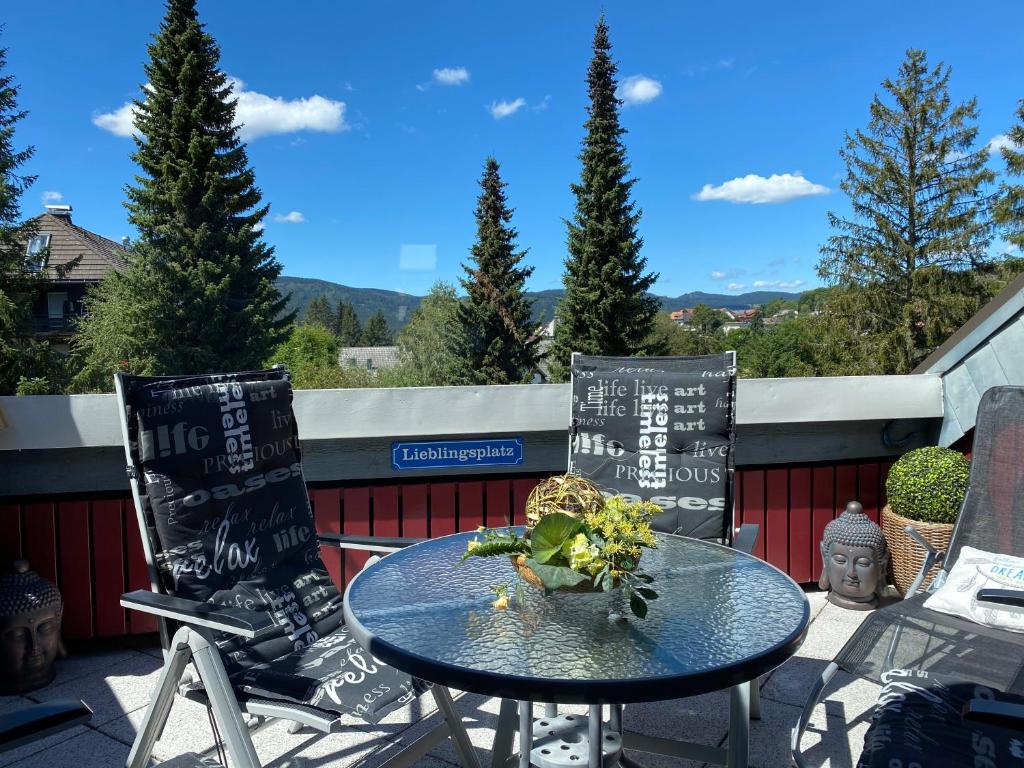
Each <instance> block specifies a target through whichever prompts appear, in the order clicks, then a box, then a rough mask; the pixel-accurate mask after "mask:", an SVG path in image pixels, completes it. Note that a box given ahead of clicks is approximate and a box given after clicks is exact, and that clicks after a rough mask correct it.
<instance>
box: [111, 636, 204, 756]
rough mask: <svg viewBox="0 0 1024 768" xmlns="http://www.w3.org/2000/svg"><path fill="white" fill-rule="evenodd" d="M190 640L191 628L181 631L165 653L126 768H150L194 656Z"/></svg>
mask: <svg viewBox="0 0 1024 768" xmlns="http://www.w3.org/2000/svg"><path fill="white" fill-rule="evenodd" d="M188 636H189V630H188V628H187V627H182V628H181V629H179V630H178V631H177V632H176V633H175V634H174V638H173V640H172V641H171V645H170V650H168V651H165V652H164V666H163V669H161V670H160V678H159V680H158V681H157V684H156V687H155V688H154V689H153V695H152V696H151V697H150V700H149V707H148V708H147V709H146V714H145V716H144V717H143V719H142V723H141V725H140V726H139V733H138V735H137V736H136V737H135V742H134V743H133V744H132V749H131V752H130V753H129V754H128V761H127V763H126V764H125V765H126V766H127V768H145V767H146V766H148V765H149V758H150V757H152V755H153V747H154V745H155V744H156V742H157V741H158V740H159V738H160V734H161V733H162V732H163V730H164V724H165V723H166V722H167V716H168V715H170V713H171V704H173V703H174V696H175V694H176V693H177V692H178V681H179V680H180V679H181V676H182V675H183V674H184V672H185V667H187V666H188V662H189V659H190V657H191V655H192V654H191V651H190V649H189V646H188Z"/></svg>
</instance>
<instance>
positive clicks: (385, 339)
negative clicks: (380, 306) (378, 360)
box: [359, 311, 395, 347]
mask: <svg viewBox="0 0 1024 768" xmlns="http://www.w3.org/2000/svg"><path fill="white" fill-rule="evenodd" d="M359 343H360V344H361V345H362V346H364V347H390V346H391V345H392V344H394V343H395V337H394V334H392V333H391V328H390V327H388V321H387V319H386V318H385V317H384V312H383V311H378V312H377V313H375V314H374V315H373V316H372V317H371V318H370V319H369V320H367V321H366V327H365V328H363V335H362V336H361V337H360V339H359Z"/></svg>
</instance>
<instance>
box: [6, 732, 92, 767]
mask: <svg viewBox="0 0 1024 768" xmlns="http://www.w3.org/2000/svg"><path fill="white" fill-rule="evenodd" d="M88 731H89V729H88V728H87V727H86V726H84V725H78V726H75V727H74V728H69V729H68V730H66V731H61V732H60V733H55V734H53V735H52V736H47V737H46V738H45V739H40V740H39V741H33V742H32V743H30V744H26V745H24V746H22V747H19V748H18V749H12V750H11V751H9V752H0V766H7V765H15V764H17V765H19V766H20V765H21V764H22V763H21V762H19V761H22V760H25V759H26V758H28V757H30V756H31V755H35V754H37V753H39V752H43V751H47V752H50V751H51V748H53V747H55V746H59V745H61V744H63V743H65V742H68V741H70V740H71V739H74V738H76V737H78V736H82V735H83V734H85V733H87V732H88ZM58 765H62V763H58ZM53 768H56V766H53Z"/></svg>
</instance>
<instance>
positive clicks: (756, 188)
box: [693, 173, 829, 204]
mask: <svg viewBox="0 0 1024 768" xmlns="http://www.w3.org/2000/svg"><path fill="white" fill-rule="evenodd" d="M828 193H829V189H828V187H824V186H822V185H821V184H814V183H812V182H810V181H808V180H807V179H805V178H804V177H803V176H802V175H801V174H800V173H795V174H793V173H782V174H778V173H773V174H772V175H771V176H769V177H768V178H765V177H764V176H757V175H755V174H753V173H751V174H747V175H746V176H741V177H737V178H735V179H732V180H730V181H727V182H725V183H724V184H719V185H718V186H713V185H711V184H705V185H704V186H703V187H702V188H701V190H700V192H698V193H697V194H695V195H693V199H694V200H700V201H702V202H703V201H707V200H728V201H729V202H730V203H754V204H758V203H785V202H788V201H790V200H796V199H798V198H801V197H812V196H814V195H827V194H828Z"/></svg>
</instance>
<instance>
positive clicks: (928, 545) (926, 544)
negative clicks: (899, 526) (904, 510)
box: [903, 525, 941, 557]
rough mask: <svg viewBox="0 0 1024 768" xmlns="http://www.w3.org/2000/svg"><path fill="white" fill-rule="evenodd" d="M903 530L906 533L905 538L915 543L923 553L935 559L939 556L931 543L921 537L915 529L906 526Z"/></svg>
mask: <svg viewBox="0 0 1024 768" xmlns="http://www.w3.org/2000/svg"><path fill="white" fill-rule="evenodd" d="M903 530H905V531H906V532H907V536H909V537H910V538H912V539H913V540H914V541H916V542H917V544H918V546H919V547H921V549H923V550H924V551H925V552H928V553H929V554H931V555H935V556H936V557H938V556H939V555H940V554H941V553H940V552H939V550H937V549H936V548H935V547H933V546H932V545H931V543H930V542H929V541H928V540H927V539H926V538H925V537H924V536H922V535H921V532H920V531H919V530H917V528H915V527H914V526H912V525H908V526H907V527H906V528H904V529H903Z"/></svg>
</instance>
